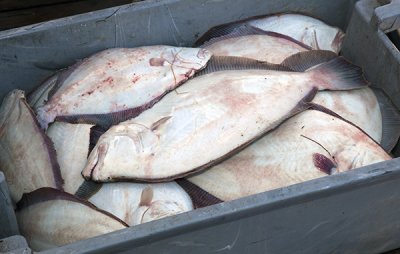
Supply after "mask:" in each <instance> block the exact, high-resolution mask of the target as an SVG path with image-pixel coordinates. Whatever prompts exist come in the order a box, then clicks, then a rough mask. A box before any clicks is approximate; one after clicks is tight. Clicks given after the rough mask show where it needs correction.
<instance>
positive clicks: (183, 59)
mask: <svg viewBox="0 0 400 254" xmlns="http://www.w3.org/2000/svg"><path fill="white" fill-rule="evenodd" d="M211 56H212V53H211V52H210V51H208V50H206V49H202V48H172V49H170V50H168V51H167V52H164V53H163V54H162V58H163V59H165V61H166V62H168V63H169V64H171V65H172V68H173V70H174V72H175V71H177V72H181V71H183V72H184V75H185V76H187V77H190V76H192V75H193V74H194V72H195V71H197V70H201V69H203V68H204V67H205V66H206V64H207V62H208V60H210V58H211Z"/></svg>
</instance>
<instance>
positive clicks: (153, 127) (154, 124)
mask: <svg viewBox="0 0 400 254" xmlns="http://www.w3.org/2000/svg"><path fill="white" fill-rule="evenodd" d="M171 117H172V116H165V117H163V118H161V119H160V120H158V121H157V122H155V123H153V124H152V125H151V127H150V129H151V130H152V131H154V130H156V129H157V128H159V127H160V126H161V125H163V124H164V123H166V122H167V121H168V120H169V119H170V118H171Z"/></svg>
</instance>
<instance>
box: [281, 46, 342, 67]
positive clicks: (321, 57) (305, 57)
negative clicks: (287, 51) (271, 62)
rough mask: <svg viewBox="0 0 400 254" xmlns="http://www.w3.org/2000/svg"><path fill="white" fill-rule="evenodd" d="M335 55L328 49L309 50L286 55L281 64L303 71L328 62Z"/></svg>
mask: <svg viewBox="0 0 400 254" xmlns="http://www.w3.org/2000/svg"><path fill="white" fill-rule="evenodd" d="M336 57H338V56H337V55H336V54H335V53H334V52H332V51H330V50H310V51H304V52H299V53H296V54H294V55H291V56H289V57H287V58H286V59H285V60H283V62H282V63H281V65H283V66H286V67H288V68H289V69H291V70H293V71H297V72H304V71H306V70H307V69H309V68H311V67H313V66H315V65H318V64H321V63H325V62H328V61H330V60H332V59H334V58H336Z"/></svg>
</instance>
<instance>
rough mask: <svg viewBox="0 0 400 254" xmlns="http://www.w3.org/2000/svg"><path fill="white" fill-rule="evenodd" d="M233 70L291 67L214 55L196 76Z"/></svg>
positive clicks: (283, 68)
mask: <svg viewBox="0 0 400 254" xmlns="http://www.w3.org/2000/svg"><path fill="white" fill-rule="evenodd" d="M233 70H273V71H291V69H290V68H289V67H286V66H283V65H280V64H272V63H268V62H263V61H258V60H255V59H251V58H247V57H238V56H213V57H211V59H210V60H209V62H208V63H207V66H206V67H205V68H204V69H203V70H201V71H199V72H198V73H196V75H195V77H198V76H203V75H206V74H209V73H213V72H217V71H233Z"/></svg>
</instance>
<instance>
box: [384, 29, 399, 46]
mask: <svg viewBox="0 0 400 254" xmlns="http://www.w3.org/2000/svg"><path fill="white" fill-rule="evenodd" d="M387 36H388V37H389V39H390V40H391V41H392V42H393V44H394V45H395V46H396V47H397V49H398V50H400V29H398V30H395V31H393V32H390V33H388V34H387Z"/></svg>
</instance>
